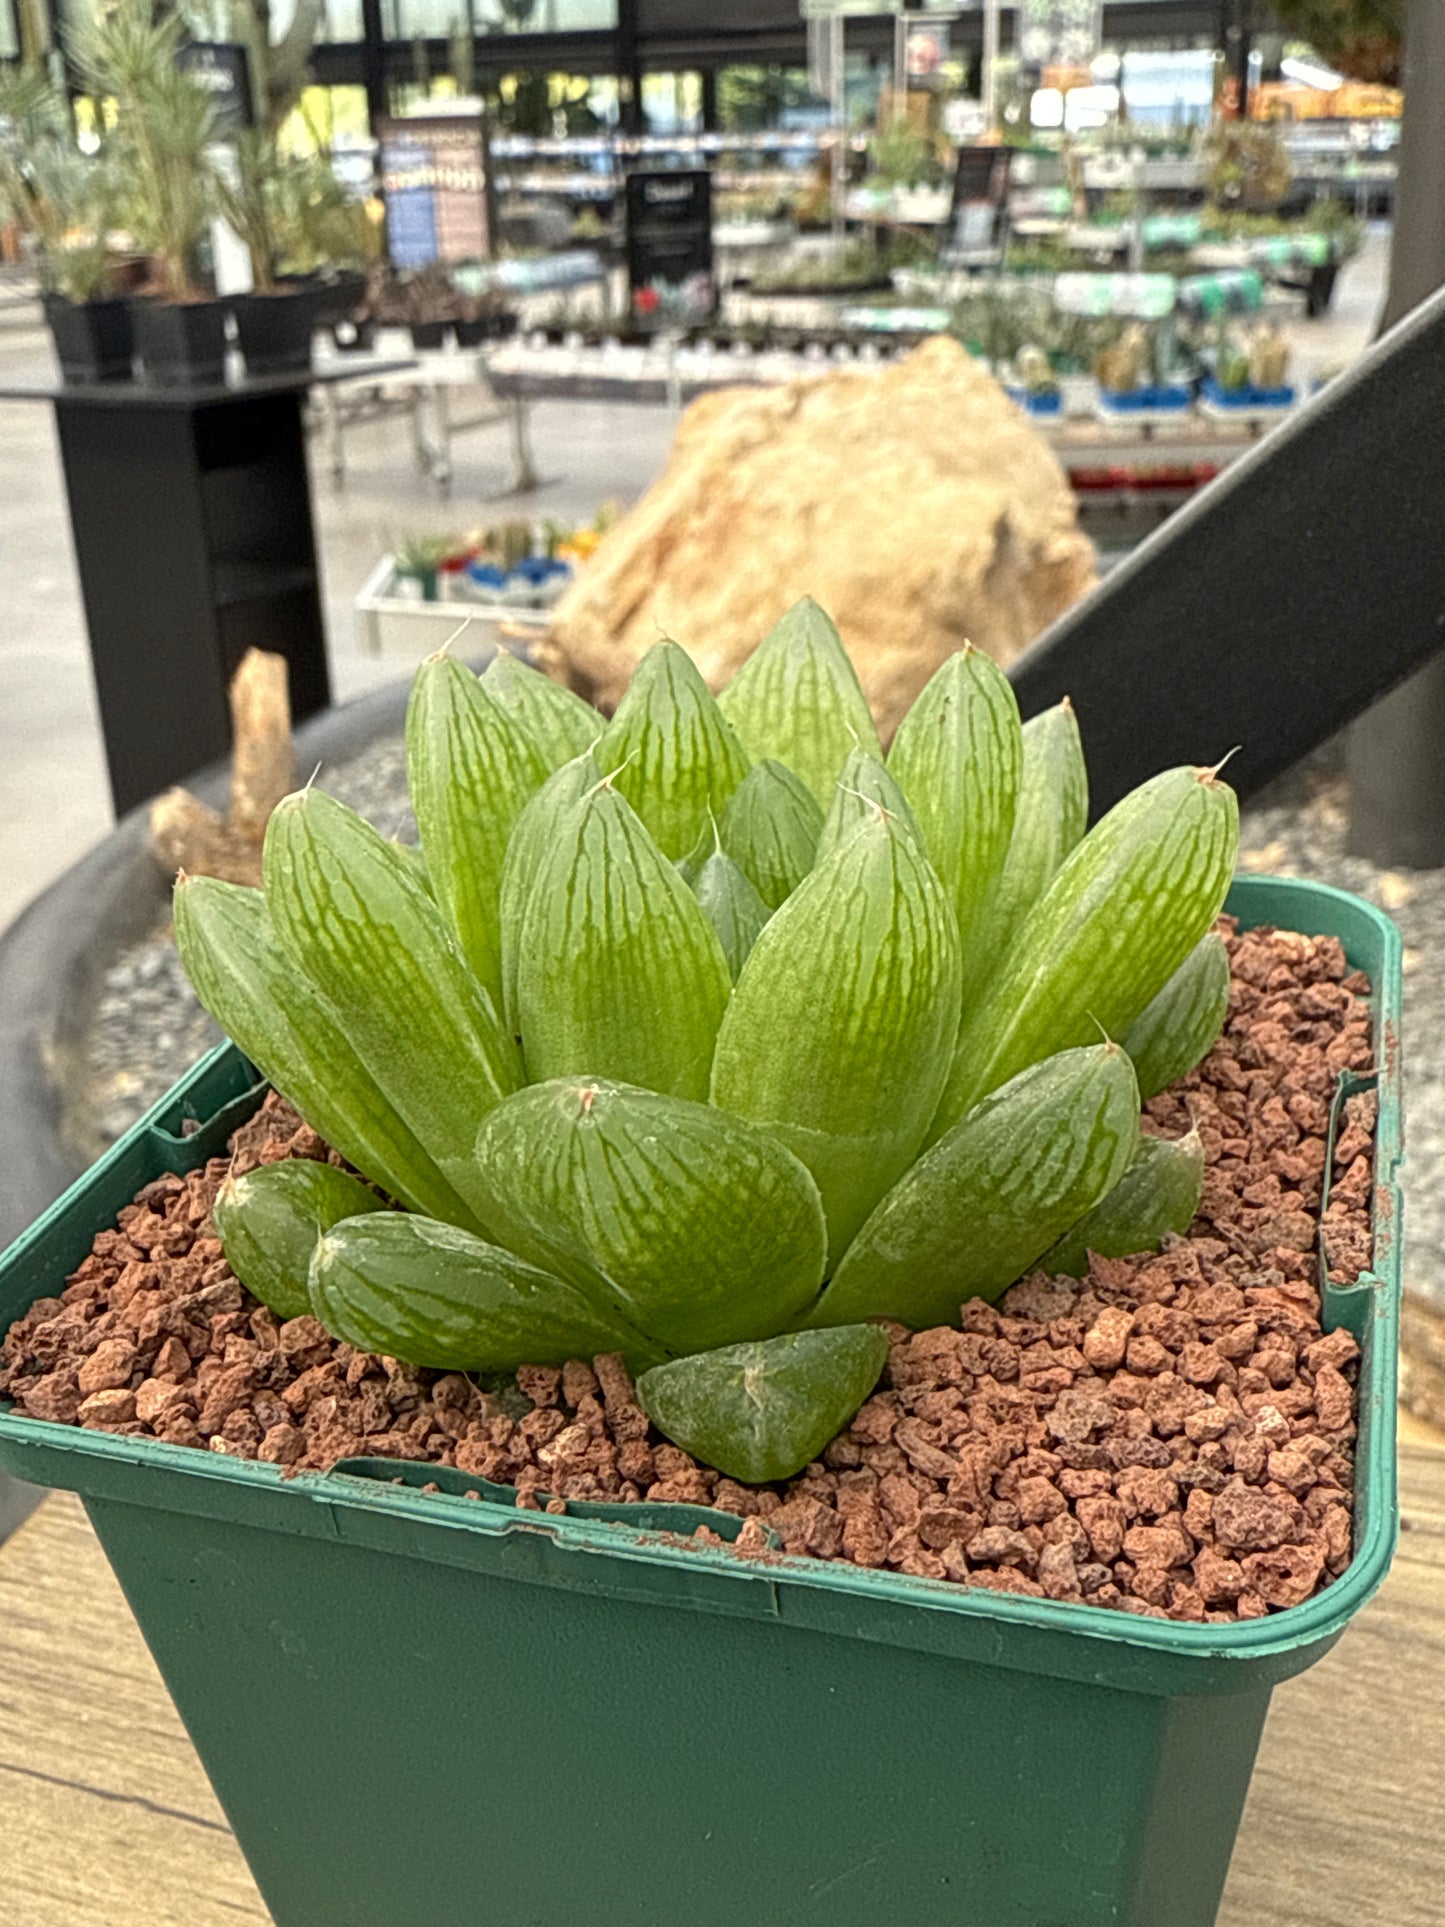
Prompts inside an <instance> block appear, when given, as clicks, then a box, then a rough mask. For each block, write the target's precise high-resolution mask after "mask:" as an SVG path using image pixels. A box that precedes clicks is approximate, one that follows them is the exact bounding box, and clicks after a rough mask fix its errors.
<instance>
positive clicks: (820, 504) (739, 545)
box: [539, 336, 1095, 741]
mask: <svg viewBox="0 0 1445 1927" xmlns="http://www.w3.org/2000/svg"><path fill="white" fill-rule="evenodd" d="M1094 580H1095V575H1094V552H1093V548H1092V546H1091V544H1090V543H1089V541H1088V539H1087V538H1086V537H1085V536H1084V535H1083V534H1081V532H1080V530H1079V528H1078V525H1077V522H1076V519H1075V514H1074V503H1073V496H1072V494H1071V492H1070V490H1069V485H1068V481H1067V479H1066V477H1065V475H1064V473H1063V470H1062V469H1061V467H1060V466H1059V463H1058V461H1057V460H1056V459H1055V456H1054V454H1053V451H1052V450H1051V449H1050V448H1049V446H1048V444H1047V443H1046V442H1045V441H1044V439H1043V438H1042V436H1041V435H1040V434H1039V433H1038V432H1037V430H1036V429H1034V428H1033V427H1032V426H1031V425H1030V424H1029V423H1028V421H1027V420H1026V419H1025V418H1024V417H1023V415H1021V414H1020V412H1019V411H1018V410H1017V409H1016V408H1015V407H1014V405H1013V404H1012V403H1011V402H1010V401H1009V400H1008V398H1007V396H1006V395H1005V394H1004V393H1003V391H1002V389H1001V388H1000V387H999V386H998V384H997V383H996V382H995V381H994V380H993V378H992V377H991V376H990V375H988V374H987V373H986V372H985V371H984V370H983V368H982V367H980V365H979V364H978V363H977V362H976V361H974V360H973V359H972V357H971V356H970V355H969V354H968V353H967V352H966V351H965V350H964V349H963V348H962V347H961V346H960V345H959V344H958V343H957V342H955V341H952V340H950V339H948V338H946V337H941V336H940V337H938V338H936V339H934V340H932V341H929V342H926V343H925V344H924V345H923V346H922V347H921V348H918V349H917V350H915V352H914V353H913V354H911V355H909V356H908V357H907V358H906V359H904V360H902V361H900V362H899V363H897V364H896V365H894V366H891V367H889V368H886V369H883V370H881V371H878V372H873V373H865V372H853V371H848V370H839V371H838V372H836V373H832V374H829V375H826V376H823V377H821V378H818V379H813V380H802V381H796V382H790V383H788V384H786V385H784V386H782V387H777V388H735V389H728V390H725V391H724V392H722V393H721V394H717V395H708V396H705V397H703V399H701V400H700V401H696V402H694V403H693V405H692V406H691V407H690V408H689V409H688V410H687V412H686V414H685V415H684V416H683V417H682V420H681V422H680V424H679V426H678V431H677V437H676V440H675V441H674V443H673V447H672V453H671V455H670V457H669V459H668V463H667V466H666V468H665V469H664V471H663V473H662V474H661V476H659V478H658V480H657V481H656V482H655V483H654V484H653V486H652V487H651V488H650V489H649V490H648V492H647V493H646V495H644V496H643V498H642V500H641V501H640V502H639V503H638V504H637V506H636V507H635V508H634V509H633V510H632V511H631V512H630V513H629V514H628V515H626V516H625V517H624V518H623V519H622V521H621V522H619V523H618V524H617V525H616V527H615V528H613V529H612V530H611V531H610V532H609V533H608V535H607V536H606V538H605V539H604V541H603V542H602V544H601V546H600V547H599V549H598V551H597V554H596V556H595V557H594V558H593V560H592V562H591V564H590V565H589V566H588V568H587V570H586V572H585V574H583V575H582V576H581V577H580V578H579V579H578V581H577V582H576V583H575V584H574V585H573V587H572V588H571V589H570V590H569V591H568V593H567V595H566V596H565V597H564V598H563V599H562V601H561V602H560V603H559V604H558V605H557V608H556V611H555V613H554V618H553V622H552V627H551V631H550V636H549V639H548V641H547V643H545V644H544V645H543V646H542V649H541V651H540V652H539V653H541V655H542V656H543V659H544V661H545V662H546V665H547V667H548V668H550V669H551V671H552V673H553V674H555V675H557V676H558V677H559V678H560V679H562V680H565V681H568V682H570V683H571V684H572V685H573V686H574V687H575V688H577V689H579V690H581V691H582V692H583V693H584V694H586V695H588V696H591V697H592V698H593V699H594V700H595V701H596V702H598V703H599V704H600V706H601V707H602V708H604V709H611V708H612V707H613V705H614V704H615V703H616V702H617V700H618V698H619V697H620V696H621V694H622V691H623V690H624V689H625V688H626V686H627V682H628V679H629V677H630V676H631V674H632V671H633V667H634V665H635V664H636V662H637V661H638V659H639V658H640V657H641V656H642V655H644V654H645V653H646V651H647V650H648V649H649V648H651V646H652V644H653V643H654V642H656V641H657V639H658V636H659V634H662V633H665V634H667V635H671V636H674V637H675V638H676V639H677V640H678V641H679V642H680V643H682V644H683V645H684V647H685V648H687V649H688V650H689V651H690V652H691V653H692V655H693V657H694V658H695V659H696V661H697V663H698V665H699V667H700V668H701V669H702V672H703V674H704V675H705V676H706V678H707V680H708V682H709V683H710V684H711V686H712V687H713V688H714V689H719V688H721V687H722V685H723V684H724V683H725V682H727V680H728V679H729V677H730V676H731V675H732V674H733V672H734V671H735V670H736V669H738V668H739V667H740V665H741V664H742V663H743V662H744V661H745V660H746V658H747V657H748V655H749V654H750V653H751V652H752V650H753V648H754V647H755V646H756V645H757V643H758V642H759V641H760V640H761V639H762V637H763V636H764V635H765V634H766V632H767V631H768V629H770V628H771V627H772V625H773V623H774V622H776V621H777V619H778V617H779V616H780V615H782V613H783V611H784V610H785V609H787V608H788V607H789V606H790V605H791V604H792V603H793V602H794V601H796V600H797V598H798V597H799V596H801V595H811V596H814V597H815V598H816V599H817V601H819V602H820V603H821V604H822V605H823V607H824V608H825V609H826V610H827V611H828V613H829V614H830V615H831V616H832V618H833V620H834V621H835V622H836V623H837V624H838V627H839V629H840V631H841V632H842V636H843V640H844V642H845V643H846V644H847V645H848V649H849V653H850V654H851V655H852V658H853V661H854V663H855V665H856V666H857V670H858V675H859V678H860V680H861V682H862V684H863V688H864V690H865V692H866V693H867V696H868V699H869V701H870V703H871V704H872V706H873V711H874V714H875V715H876V717H877V718H878V723H879V728H880V730H881V731H882V733H883V735H884V739H885V741H886V740H887V739H888V738H890V737H891V735H892V732H893V730H894V728H895V727H896V725H897V723H898V720H899V718H900V717H901V716H902V714H903V712H904V710H905V709H906V708H907V707H908V705H909V703H910V702H911V701H912V700H913V698H914V696H916V695H917V693H918V691H919V690H920V689H921V688H922V687H923V685H924V683H925V682H926V681H927V680H928V678H929V676H930V675H931V674H932V673H933V671H934V669H936V668H937V666H938V664H939V663H940V662H941V661H943V659H944V658H945V657H946V656H948V655H951V654H952V653H953V652H954V651H955V650H956V649H958V648H960V647H961V646H962V645H963V643H964V642H966V641H969V642H972V643H974V644H975V645H976V646H977V647H978V648H980V649H985V650H987V651H988V653H989V654H990V655H991V656H992V657H994V659H995V660H996V661H997V662H999V663H1002V664H1005V665H1007V664H1008V663H1011V662H1012V661H1013V660H1014V658H1015V657H1016V656H1018V655H1019V654H1020V653H1021V652H1022V651H1023V650H1024V649H1025V648H1026V647H1027V645H1028V644H1029V643H1030V642H1031V641H1032V640H1033V639H1034V637H1035V636H1036V635H1038V633H1039V632H1040V630H1042V629H1043V628H1044V627H1046V625H1047V624H1048V623H1049V622H1051V621H1052V620H1053V619H1054V617H1056V616H1058V615H1059V614H1061V613H1062V612H1063V611H1064V610H1065V609H1067V608H1068V607H1069V605H1070V604H1071V603H1073V602H1074V601H1076V600H1077V599H1078V597H1079V596H1081V595H1082V594H1084V592H1085V591H1086V590H1087V589H1089V588H1091V587H1092V586H1093V583H1094Z"/></svg>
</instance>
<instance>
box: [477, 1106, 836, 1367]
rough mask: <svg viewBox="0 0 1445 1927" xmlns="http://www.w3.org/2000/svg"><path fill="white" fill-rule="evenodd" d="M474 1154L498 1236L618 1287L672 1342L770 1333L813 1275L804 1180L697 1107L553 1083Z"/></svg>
mask: <svg viewBox="0 0 1445 1927" xmlns="http://www.w3.org/2000/svg"><path fill="white" fill-rule="evenodd" d="M477 1162H478V1166H479V1168H480V1171H481V1174H482V1181H483V1183H484V1184H485V1186H486V1188H487V1197H488V1202H487V1222H488V1224H489V1225H490V1226H491V1227H492V1231H493V1234H494V1236H495V1237H496V1238H497V1239H498V1240H499V1241H500V1242H501V1243H502V1244H504V1245H505V1246H506V1247H507V1248H508V1249H509V1250H511V1251H515V1252H517V1253H518V1254H519V1255H520V1256H521V1257H523V1258H526V1259H527V1260H529V1261H530V1262H531V1263H533V1264H536V1265H539V1266H542V1267H543V1268H545V1269H547V1270H549V1271H554V1272H556V1273H557V1275H558V1276H559V1277H563V1278H566V1279H568V1280H570V1281H571V1282H572V1283H574V1284H576V1285H578V1286H579V1287H581V1288H582V1289H584V1290H589V1291H591V1292H593V1293H594V1294H596V1293H600V1294H602V1295H603V1296H604V1297H608V1298H615V1300H616V1301H617V1303H618V1305H619V1306H620V1308H621V1310H622V1312H623V1314H624V1316H625V1317H626V1318H627V1319H628V1320H629V1321H630V1322H631V1323H632V1324H634V1325H635V1326H637V1327H638V1329H640V1330H642V1331H645V1332H647V1333H648V1334H649V1335H650V1336H652V1337H653V1338H656V1339H657V1340H659V1341H660V1342H661V1343H662V1344H663V1345H664V1346H666V1347H667V1349H668V1350H669V1351H697V1350H699V1349H701V1348H704V1347H707V1346H710V1345H720V1344H724V1343H726V1342H727V1341H728V1340H730V1339H733V1338H738V1337H763V1336H767V1335H768V1334H770V1333H772V1332H776V1331H781V1330H782V1329H783V1328H784V1327H785V1326H786V1325H787V1324H788V1323H789V1322H790V1321H791V1320H792V1318H793V1317H794V1316H795V1315H796V1314H797V1313H798V1312H799V1311H801V1310H802V1308H803V1307H804V1306H805V1305H807V1304H809V1303H810V1302H811V1301H812V1299H813V1298H814V1297H815V1296H816V1294H817V1291H818V1287H819V1285H820V1284H821V1283H822V1278H823V1256H824V1250H825V1247H826V1242H827V1237H826V1232H825V1229H824V1224H823V1206H822V1202H821V1200H820V1198H819V1196H818V1189H817V1186H816V1185H815V1184H814V1183H813V1180H812V1178H811V1177H809V1175H808V1173H807V1171H806V1170H805V1169H804V1168H803V1166H802V1165H801V1164H800V1163H799V1162H798V1160H797V1159H796V1158H795V1157H793V1156H792V1155H791V1154H790V1153H789V1152H788V1151H786V1150H784V1148H783V1146H782V1145H781V1144H779V1143H778V1142H777V1140H776V1139H775V1138H773V1137H771V1136H770V1135H769V1134H768V1133H767V1132H766V1131H763V1130H760V1129H759V1128H758V1127H757V1126H756V1125H753V1124H747V1123H745V1122H744V1121H743V1120H742V1119H741V1118H736V1117H731V1116H729V1115H728V1113H727V1112H726V1111H720V1110H717V1109H716V1108H715V1107H714V1106H712V1105H710V1104H694V1103H690V1102H689V1101H688V1100H686V1099H684V1098H678V1097H663V1096H661V1095H659V1094H658V1093H657V1092H656V1091H646V1090H639V1089H636V1088H634V1087H632V1086H630V1085H626V1084H613V1083H607V1082H604V1081H603V1080H601V1079H595V1078H577V1077H565V1078H556V1079H553V1080H552V1081H551V1082H549V1083H546V1084H534V1085H532V1086H531V1087H530V1088H529V1089H527V1090H525V1091H518V1092H517V1094H516V1095H515V1096H514V1097H511V1098H509V1099H508V1100H507V1102H506V1103H505V1104H503V1105H500V1106H499V1107H498V1109H497V1110H495V1111H494V1112H493V1113H492V1115H491V1116H490V1117H489V1118H488V1119H487V1121H486V1123H485V1124H484V1125H483V1126H482V1130H481V1135H480V1137H479V1138H478V1141H477Z"/></svg>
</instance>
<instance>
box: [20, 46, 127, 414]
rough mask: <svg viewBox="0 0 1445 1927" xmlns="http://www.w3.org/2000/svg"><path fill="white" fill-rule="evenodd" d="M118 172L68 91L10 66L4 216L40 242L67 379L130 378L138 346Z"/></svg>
mask: <svg viewBox="0 0 1445 1927" xmlns="http://www.w3.org/2000/svg"><path fill="white" fill-rule="evenodd" d="M114 189H115V182H114V178H113V175H112V173H111V170H110V169H109V168H108V167H107V166H106V164H105V162H104V160H103V158H101V157H97V156H88V155H84V154H82V153H81V152H80V150H79V148H78V147H77V146H76V143H75V137H74V128H73V125H72V122H71V118H70V112H69V109H68V107H67V105H66V102H65V98H64V96H63V95H62V94H61V92H60V90H59V89H58V88H57V87H56V86H55V85H54V83H53V82H52V81H51V80H50V78H49V77H48V75H46V74H44V73H42V72H41V71H40V70H39V69H37V68H33V67H22V68H18V69H16V70H15V71H14V72H13V73H9V74H7V73H4V72H0V218H6V219H9V220H12V221H14V222H15V223H16V224H17V225H18V226H19V227H20V228H21V230H22V232H24V233H27V234H29V235H30V236H31V237H32V238H33V240H34V242H35V244H36V246H37V248H38V249H39V252H40V268H41V275H42V280H43V284H44V290H45V292H44V306H45V317H46V320H47V322H48V323H49V326H50V332H51V335H52V337H53V339H54V342H55V352H56V356H57V358H58V360H59V362H60V371H61V375H62V377H63V378H64V379H65V380H66V381H75V382H83V381H125V380H129V378H130V375H131V365H132V356H133V352H134V346H133V332H132V327H131V315H130V307H129V304H128V303H127V302H126V301H125V299H124V298H123V297H122V296H121V295H120V294H119V293H118V291H117V287H116V281H117V276H118V273H119V264H118V261H117V258H116V256H115V253H114V252H113V250H112V248H111V245H110V238H109V236H110V227H111V216H112V213H113V210H114V206H115V191H114Z"/></svg>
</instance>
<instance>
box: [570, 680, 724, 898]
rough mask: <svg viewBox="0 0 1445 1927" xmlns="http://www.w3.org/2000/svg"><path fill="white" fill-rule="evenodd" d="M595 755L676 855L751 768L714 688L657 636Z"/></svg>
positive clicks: (700, 831)
mask: <svg viewBox="0 0 1445 1927" xmlns="http://www.w3.org/2000/svg"><path fill="white" fill-rule="evenodd" d="M596 759H597V762H598V764H599V765H600V766H601V769H602V772H603V774H604V775H606V776H610V777H611V778H612V781H613V783H614V784H615V786H616V788H617V789H618V790H619V791H620V792H621V793H622V795H623V796H625V797H626V798H627V800H628V802H629V803H630V804H631V805H632V807H633V809H635V810H636V812H637V814H638V815H639V816H640V817H641V818H642V820H643V822H644V823H645V824H646V825H647V827H648V829H649V830H650V831H651V832H652V836H653V838H654V840H655V842H656V843H657V845H658V848H659V849H660V850H661V851H662V853H663V855H664V856H667V857H671V858H672V859H673V860H674V861H676V860H677V859H678V858H679V857H685V856H686V855H687V854H688V852H689V851H690V850H692V849H693V848H694V846H695V845H696V843H697V840H698V838H699V837H700V836H702V835H703V834H704V833H705V831H706V829H707V827H708V819H709V817H710V816H713V815H718V814H720V813H721V811H722V809H723V806H724V805H725V804H726V803H727V801H728V799H729V797H730V796H731V795H732V794H733V791H734V790H735V789H736V788H737V786H738V784H739V783H741V781H742V780H743V778H744V776H746V774H747V769H748V761H747V758H746V756H744V754H743V752H742V748H741V746H740V745H739V743H738V740H737V737H736V736H735V735H734V734H733V732H732V730H731V729H730V728H729V727H728V725H727V723H725V722H724V721H723V716H722V711H721V710H720V709H719V708H718V706H717V703H716V701H715V700H714V698H713V694H712V691H711V690H710V689H709V688H708V686H707V684H706V683H705V682H704V681H703V679H702V677H701V675H700V674H699V673H698V669H697V665H696V664H695V663H694V662H693V659H692V657H691V656H690V655H689V654H688V653H687V651H686V650H685V649H681V648H679V647H678V645H677V644H676V643H675V642H659V643H658V644H657V645H656V646H655V647H654V648H652V649H649V650H648V652H647V654H646V655H645V656H644V657H643V658H642V661H641V662H640V663H638V665H637V668H636V670H635V671H634V672H633V676H632V681H631V682H630V683H629V684H628V685H627V693H626V694H625V695H624V696H623V698H622V701H621V702H620V703H619V704H618V705H617V713H616V715H615V716H614V717H613V718H612V721H611V722H610V723H609V724H608V726H607V730H606V733H605V735H604V736H603V738H602V740H601V742H600V743H599V744H598V745H597V750H596Z"/></svg>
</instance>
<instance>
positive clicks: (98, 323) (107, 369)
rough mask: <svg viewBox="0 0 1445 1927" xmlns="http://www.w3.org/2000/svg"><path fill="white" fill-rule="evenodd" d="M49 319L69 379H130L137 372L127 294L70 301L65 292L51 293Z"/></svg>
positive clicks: (47, 302) (64, 375) (62, 370)
mask: <svg viewBox="0 0 1445 1927" xmlns="http://www.w3.org/2000/svg"><path fill="white" fill-rule="evenodd" d="M45 319H46V321H47V322H48V323H49V326H50V335H51V339H52V340H53V341H54V343H55V355H56V359H57V360H58V361H59V363H60V373H61V376H62V378H63V379H64V380H65V381H73V382H92V381H129V380H130V378H131V376H132V374H133V373H134V372H135V370H134V361H135V326H134V321H133V318H132V307H131V303H130V302H129V301H128V300H127V299H126V298H125V297H124V296H119V297H117V298H116V299H115V300H110V301H70V300H68V299H67V298H66V296H65V295H63V294H47V295H46V297H45Z"/></svg>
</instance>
